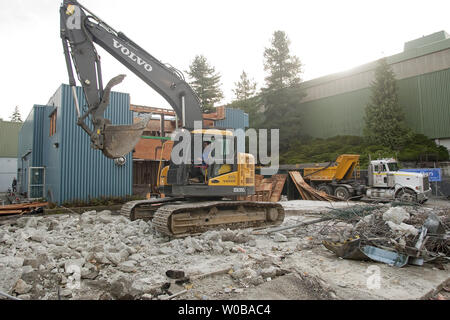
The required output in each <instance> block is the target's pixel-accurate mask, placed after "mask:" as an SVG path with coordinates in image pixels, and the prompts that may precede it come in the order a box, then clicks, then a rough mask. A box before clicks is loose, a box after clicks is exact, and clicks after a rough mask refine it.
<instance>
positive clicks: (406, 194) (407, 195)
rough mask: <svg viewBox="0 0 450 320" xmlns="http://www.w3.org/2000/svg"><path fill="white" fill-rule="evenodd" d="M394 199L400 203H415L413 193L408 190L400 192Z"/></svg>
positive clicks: (415, 197) (415, 199) (415, 198)
mask: <svg viewBox="0 0 450 320" xmlns="http://www.w3.org/2000/svg"><path fill="white" fill-rule="evenodd" d="M395 198H396V199H397V200H399V201H401V202H417V196H416V194H415V192H414V191H411V190H409V189H404V190H400V191H399V192H398V193H397V196H396V197H395Z"/></svg>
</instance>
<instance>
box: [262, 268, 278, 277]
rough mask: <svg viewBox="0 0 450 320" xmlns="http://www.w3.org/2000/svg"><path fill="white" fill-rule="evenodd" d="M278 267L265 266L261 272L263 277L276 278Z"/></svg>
mask: <svg viewBox="0 0 450 320" xmlns="http://www.w3.org/2000/svg"><path fill="white" fill-rule="evenodd" d="M277 270H278V269H277V268H275V267H274V266H271V267H269V268H265V269H262V270H261V271H260V272H259V274H260V275H261V276H262V277H263V278H269V277H270V278H274V277H275V276H276V275H277Z"/></svg>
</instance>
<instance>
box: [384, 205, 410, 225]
mask: <svg viewBox="0 0 450 320" xmlns="http://www.w3.org/2000/svg"><path fill="white" fill-rule="evenodd" d="M409 218H410V216H409V213H408V212H406V210H405V209H403V208H402V207H393V208H390V209H389V210H387V211H386V212H385V213H383V220H384V221H391V222H393V223H395V224H401V223H402V222H403V221H405V220H408V219H409Z"/></svg>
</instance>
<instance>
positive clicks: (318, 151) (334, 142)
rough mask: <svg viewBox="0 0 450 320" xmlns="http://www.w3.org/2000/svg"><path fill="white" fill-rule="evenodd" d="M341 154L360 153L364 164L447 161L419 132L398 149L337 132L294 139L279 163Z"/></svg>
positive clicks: (440, 149)
mask: <svg viewBox="0 0 450 320" xmlns="http://www.w3.org/2000/svg"><path fill="white" fill-rule="evenodd" d="M341 154H359V155H361V158H360V163H361V167H362V168H364V167H366V166H367V164H368V163H369V155H370V157H371V158H372V159H377V158H390V157H392V158H397V159H398V160H399V161H425V160H427V159H428V160H429V161H446V160H448V159H449V153H448V151H447V149H446V148H445V147H442V146H437V145H436V143H435V142H434V141H432V140H430V139H428V138H427V137H426V136H424V135H421V134H416V135H413V136H412V138H410V140H409V141H408V143H406V144H405V146H404V147H403V148H401V149H400V150H399V151H394V150H392V149H390V148H389V147H387V146H380V145H368V144H367V143H366V142H365V140H364V138H362V137H357V136H336V137H332V138H328V139H311V138H309V139H303V140H302V141H298V142H297V143H295V144H294V145H293V146H292V147H291V148H290V150H289V151H287V152H285V153H283V154H281V156H280V163H281V164H296V163H312V162H314V163H316V162H329V161H334V160H336V158H337V157H338V156H339V155H341Z"/></svg>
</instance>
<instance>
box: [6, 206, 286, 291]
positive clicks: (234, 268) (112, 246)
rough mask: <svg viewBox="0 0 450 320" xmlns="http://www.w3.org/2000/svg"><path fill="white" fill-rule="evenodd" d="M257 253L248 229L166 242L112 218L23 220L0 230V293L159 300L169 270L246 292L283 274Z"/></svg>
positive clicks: (144, 226)
mask: <svg viewBox="0 0 450 320" xmlns="http://www.w3.org/2000/svg"><path fill="white" fill-rule="evenodd" d="M269 240H271V239H269ZM281 241H285V239H281ZM258 251H259V250H258V249H257V240H256V238H255V236H253V235H251V230H233V231H231V230H220V231H210V232H207V233H204V234H202V235H200V236H196V237H188V238H184V239H175V240H171V241H170V239H168V238H165V237H163V236H162V235H160V234H158V233H157V232H156V231H154V229H153V227H152V224H151V222H148V223H147V222H144V221H142V220H137V221H134V222H130V221H129V220H128V219H127V218H125V217H123V216H120V215H113V214H112V213H111V212H110V211H102V212H98V213H97V212H95V211H91V212H86V213H83V214H82V215H80V216H79V215H63V216H44V217H29V218H28V217H23V218H19V219H18V220H16V221H15V222H12V223H11V224H9V225H3V226H1V228H0V292H3V293H6V294H9V295H14V296H17V297H18V298H19V299H58V298H62V299H70V298H72V299H141V298H159V299H160V298H164V297H166V296H167V295H168V293H171V292H168V288H165V287H164V286H165V285H167V282H168V278H167V276H166V271H167V270H168V269H175V270H176V269H180V270H184V271H185V272H186V274H188V275H189V276H191V277H193V278H195V277H201V276H202V275H204V274H208V273H210V272H217V270H223V272H224V273H229V274H230V275H231V276H232V278H233V279H236V281H242V282H245V283H248V284H250V285H258V284H259V283H262V282H264V281H265V280H267V278H270V277H275V276H277V275H280V274H283V271H281V270H280V268H276V267H274V266H273V263H272V262H271V258H270V257H268V256H262V255H261V254H260V253H259V254H258ZM252 254H253V258H249V257H248V255H250V256H252ZM243 255H245V256H246V259H243V258H242V256H243ZM244 260H245V261H244ZM247 280H248V281H247ZM172 293H173V291H172Z"/></svg>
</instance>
